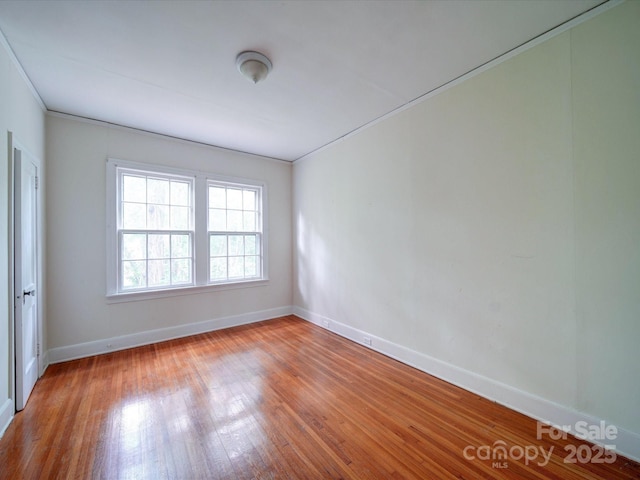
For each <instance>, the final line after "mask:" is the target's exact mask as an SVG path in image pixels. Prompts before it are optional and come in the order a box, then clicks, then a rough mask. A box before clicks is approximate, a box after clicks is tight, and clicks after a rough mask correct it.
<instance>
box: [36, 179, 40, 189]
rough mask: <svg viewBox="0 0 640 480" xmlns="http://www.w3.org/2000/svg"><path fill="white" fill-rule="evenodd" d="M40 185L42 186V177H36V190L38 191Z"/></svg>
mask: <svg viewBox="0 0 640 480" xmlns="http://www.w3.org/2000/svg"><path fill="white" fill-rule="evenodd" d="M38 185H40V177H38V176H36V190H37V189H38Z"/></svg>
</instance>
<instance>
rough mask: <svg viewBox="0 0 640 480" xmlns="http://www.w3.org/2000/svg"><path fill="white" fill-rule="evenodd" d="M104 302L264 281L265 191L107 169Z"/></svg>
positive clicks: (148, 169)
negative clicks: (105, 299)
mask: <svg viewBox="0 0 640 480" xmlns="http://www.w3.org/2000/svg"><path fill="white" fill-rule="evenodd" d="M107 178H108V184H107V193H108V195H107V196H108V199H107V219H108V221H107V249H108V251H107V284H108V288H107V290H108V292H107V296H108V297H112V298H117V297H136V296H138V297H140V296H142V297H143V298H145V296H146V295H145V294H151V293H152V294H153V295H152V296H157V295H159V294H162V293H165V294H166V293H167V292H172V293H176V292H178V293H179V292H182V291H184V290H187V291H189V289H203V288H214V287H219V286H220V285H226V284H234V285H235V284H242V283H246V282H257V281H263V280H266V274H265V270H266V268H265V264H266V262H265V255H264V252H265V245H264V243H265V239H264V237H263V229H264V224H265V218H264V203H265V186H264V184H262V183H260V182H254V181H250V180H244V179H236V178H226V177H220V176H216V175H214V174H208V173H203V172H192V171H187V170H181V169H174V168H168V167H158V166H155V165H146V164H138V163H133V162H125V161H119V160H109V161H108V162H107Z"/></svg>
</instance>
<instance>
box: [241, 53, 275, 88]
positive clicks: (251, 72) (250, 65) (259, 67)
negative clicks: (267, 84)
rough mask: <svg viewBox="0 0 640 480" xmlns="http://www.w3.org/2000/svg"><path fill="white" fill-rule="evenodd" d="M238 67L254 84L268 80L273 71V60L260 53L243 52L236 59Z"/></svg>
mask: <svg viewBox="0 0 640 480" xmlns="http://www.w3.org/2000/svg"><path fill="white" fill-rule="evenodd" d="M236 66H237V67H238V70H239V71H240V73H242V75H244V76H245V77H247V78H248V79H249V80H251V81H252V82H253V83H258V82H261V81H262V80H264V79H265V78H267V75H268V74H269V72H270V71H271V66H272V65H271V60H269V59H268V58H267V57H265V56H264V55H263V54H261V53H258V52H251V51H247V52H242V53H240V54H238V56H237V57H236Z"/></svg>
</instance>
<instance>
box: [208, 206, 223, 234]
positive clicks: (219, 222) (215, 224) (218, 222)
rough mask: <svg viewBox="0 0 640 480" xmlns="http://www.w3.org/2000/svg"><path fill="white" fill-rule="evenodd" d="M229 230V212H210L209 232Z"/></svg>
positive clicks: (215, 210)
mask: <svg viewBox="0 0 640 480" xmlns="http://www.w3.org/2000/svg"><path fill="white" fill-rule="evenodd" d="M226 229H227V212H226V211H225V210H218V209H210V210H209V230H217V231H225V230H226Z"/></svg>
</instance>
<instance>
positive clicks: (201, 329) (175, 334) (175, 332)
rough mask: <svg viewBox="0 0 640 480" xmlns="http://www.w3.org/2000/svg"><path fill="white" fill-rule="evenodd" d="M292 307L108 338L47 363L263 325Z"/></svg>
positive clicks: (65, 350) (51, 354)
mask: <svg viewBox="0 0 640 480" xmlns="http://www.w3.org/2000/svg"><path fill="white" fill-rule="evenodd" d="M292 313H293V307H291V306H285V307H278V308H271V309H268V310H261V311H257V312H250V313H243V314H240V315H232V316H229V317H221V318H214V319H212V320H206V321H204V322H197V323H189V324H186V325H177V326H175V327H167V328H159V329H156V330H148V331H145V332H140V333H133V334H130V335H122V336H119V337H112V338H105V339H102V340H96V341H92V342H86V343H79V344H75V345H69V346H65V347H57V348H52V349H50V350H49V351H48V352H47V354H46V359H47V364H54V363H60V362H66V361H68V360H75V359H77V358H84V357H91V356H93V355H101V354H103V353H111V352H115V351H118V350H125V349H127V348H133V347H140V346H142V345H150V344H152V343H158V342H164V341H166V340H173V339H175V338H181V337H188V336H189V335H197V334H199V333H205V332H212V331H214V330H220V329H223V328H229V327H237V326H239V325H245V324H248V323H254V322H261V321H263V320H270V319H272V318H277V317H283V316H285V315H291V314H292Z"/></svg>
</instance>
